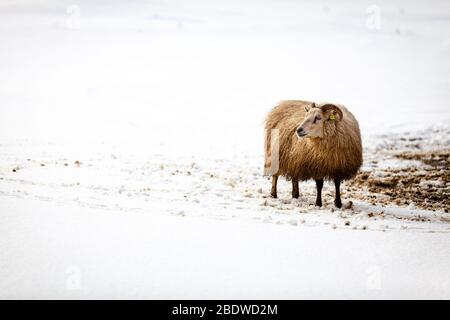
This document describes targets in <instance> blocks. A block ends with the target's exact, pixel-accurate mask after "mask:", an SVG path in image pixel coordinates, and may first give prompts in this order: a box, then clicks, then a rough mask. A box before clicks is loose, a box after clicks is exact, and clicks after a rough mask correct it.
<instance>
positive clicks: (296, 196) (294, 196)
mask: <svg viewBox="0 0 450 320" xmlns="http://www.w3.org/2000/svg"><path fill="white" fill-rule="evenodd" d="M299 197H300V195H299V194H293V195H292V198H294V199H298V198H299Z"/></svg>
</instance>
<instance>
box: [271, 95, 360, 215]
mask: <svg viewBox="0 0 450 320" xmlns="http://www.w3.org/2000/svg"><path fill="white" fill-rule="evenodd" d="M265 133H266V134H265V164H264V174H265V175H269V176H272V190H271V195H272V197H274V198H277V181H278V177H279V176H284V177H285V178H286V179H287V180H291V181H292V197H293V198H298V197H299V185H298V184H299V181H305V180H308V179H314V180H315V181H316V188H317V198H316V205H317V206H319V207H321V206H322V188H323V182H324V179H325V180H333V181H334V184H335V188H336V195H335V201H334V204H335V206H336V207H338V208H341V207H342V202H341V194H340V185H341V182H342V181H344V180H347V179H351V178H352V177H354V176H355V175H356V173H357V172H358V170H359V168H360V167H361V165H362V162H363V156H362V145H361V134H360V130H359V124H358V121H357V120H356V119H355V117H354V116H353V114H352V113H351V112H350V111H348V110H347V108H346V107H344V106H343V105H337V104H331V103H323V104H317V105H316V104H315V103H313V102H310V101H301V100H288V101H282V102H281V103H280V104H279V105H278V106H276V107H275V108H273V109H272V111H271V112H269V114H268V116H267V118H266V121H265Z"/></svg>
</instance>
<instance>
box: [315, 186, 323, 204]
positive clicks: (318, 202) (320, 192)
mask: <svg viewBox="0 0 450 320" xmlns="http://www.w3.org/2000/svg"><path fill="white" fill-rule="evenodd" d="M316 187H317V199H316V206H319V207H321V206H322V188H323V179H319V180H316Z"/></svg>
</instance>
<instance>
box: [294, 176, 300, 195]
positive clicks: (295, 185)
mask: <svg viewBox="0 0 450 320" xmlns="http://www.w3.org/2000/svg"><path fill="white" fill-rule="evenodd" d="M299 196H300V192H299V191H298V180H292V198H295V199H298V197H299Z"/></svg>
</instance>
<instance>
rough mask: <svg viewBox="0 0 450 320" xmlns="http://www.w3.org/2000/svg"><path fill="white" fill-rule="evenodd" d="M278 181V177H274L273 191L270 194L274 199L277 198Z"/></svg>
mask: <svg viewBox="0 0 450 320" xmlns="http://www.w3.org/2000/svg"><path fill="white" fill-rule="evenodd" d="M277 181H278V176H272V191H271V192H270V195H271V196H272V197H274V198H276V197H277Z"/></svg>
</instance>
